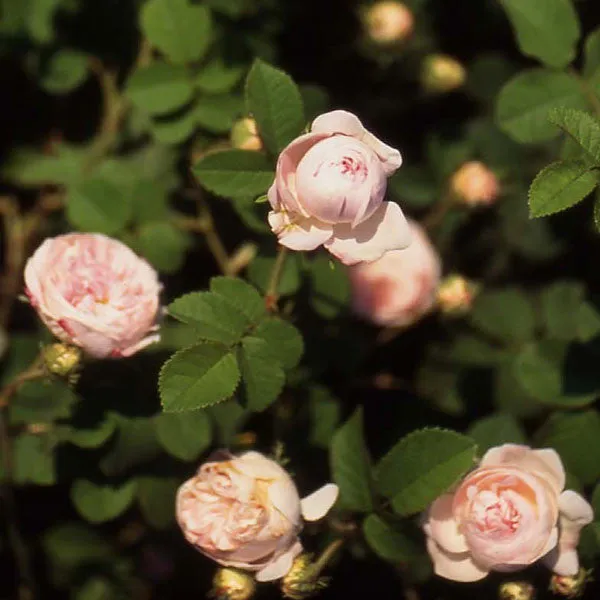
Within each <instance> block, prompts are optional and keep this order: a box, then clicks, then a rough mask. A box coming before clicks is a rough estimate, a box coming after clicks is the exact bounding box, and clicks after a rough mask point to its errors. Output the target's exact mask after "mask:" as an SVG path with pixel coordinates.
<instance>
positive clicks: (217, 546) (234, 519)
mask: <svg viewBox="0 0 600 600" xmlns="http://www.w3.org/2000/svg"><path fill="white" fill-rule="evenodd" d="M337 496H338V488H337V486H336V485H334V484H327V485H325V486H323V487H322V488H320V489H319V490H317V491H316V492H314V493H312V494H311V495H310V496H307V497H306V498H303V499H302V500H301V499H300V496H299V495H298V490H297V489H296V486H295V484H294V482H293V481H292V479H291V477H290V476H289V475H288V474H287V472H286V471H285V470H284V469H283V468H282V467H280V466H279V465H278V464H277V463H276V462H275V461H273V460H270V459H268V458H266V457H265V456H263V455H262V454H260V453H259V452H246V453H244V454H242V455H240V456H233V455H231V454H229V453H228V452H218V453H216V454H215V455H214V456H213V457H211V459H209V461H208V462H206V463H204V464H203V465H202V466H201V467H200V469H199V470H198V472H197V473H196V475H195V476H194V477H192V478H191V479H188V480H187V481H186V482H185V483H184V484H183V485H182V486H181V487H180V488H179V491H178V493H177V502H176V504H177V506H176V511H177V522H178V523H179V526H180V527H181V529H182V531H183V534H184V535H185V538H186V539H187V541H188V542H190V543H191V544H193V546H194V547H195V548H196V549H197V550H199V551H200V552H202V554H204V555H206V556H208V557H209V558H211V559H212V560H214V561H216V562H217V563H219V564H220V565H223V566H224V567H233V568H236V569H243V570H247V571H255V572H256V579H257V580H258V581H272V580H275V579H279V578H281V577H284V576H285V575H286V574H287V573H288V571H289V570H290V569H291V568H292V563H293V562H294V559H295V558H296V557H297V556H298V554H300V552H302V544H301V543H300V541H299V539H298V534H299V533H300V530H301V529H302V524H303V520H305V521H316V520H318V519H320V518H322V517H324V516H325V515H326V514H327V512H328V511H329V509H330V508H331V507H332V506H333V504H334V503H335V501H336V499H337Z"/></svg>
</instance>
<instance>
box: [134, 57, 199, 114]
mask: <svg viewBox="0 0 600 600" xmlns="http://www.w3.org/2000/svg"><path fill="white" fill-rule="evenodd" d="M125 95H126V96H127V97H128V98H129V100H130V101H131V102H132V104H133V105H134V106H137V107H138V108H140V109H142V110H143V111H145V112H146V113H148V114H151V115H157V114H163V113H168V112H172V111H174V110H176V109H178V108H181V107H182V106H184V105H185V104H187V103H188V102H189V101H190V100H191V99H192V97H193V95H194V88H193V85H192V79H191V77H190V75H189V73H188V72H187V71H186V69H185V68H184V67H181V66H178V65H170V64H168V63H166V62H160V61H157V62H154V63H152V64H151V65H149V66H147V67H143V68H141V69H137V70H136V71H134V73H133V75H131V77H129V79H128V80H127V86H126V88H125Z"/></svg>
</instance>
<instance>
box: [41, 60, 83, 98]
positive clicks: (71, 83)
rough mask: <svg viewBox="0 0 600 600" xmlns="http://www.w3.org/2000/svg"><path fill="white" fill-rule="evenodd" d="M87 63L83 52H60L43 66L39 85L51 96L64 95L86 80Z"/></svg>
mask: <svg viewBox="0 0 600 600" xmlns="http://www.w3.org/2000/svg"><path fill="white" fill-rule="evenodd" d="M89 62H90V59H89V57H88V56H87V54H84V53H83V52H77V51H75V50H60V51H59V52H57V53H56V54H54V55H53V56H52V57H51V58H50V60H49V61H48V63H47V64H46V65H44V69H43V74H42V76H41V78H40V85H41V86H42V88H44V89H45V90H46V91H47V92H50V93H51V94H66V93H68V92H70V91H72V90H74V89H75V88H76V87H78V86H80V85H81V84H82V83H83V82H84V81H85V80H86V79H87V76H88V65H89Z"/></svg>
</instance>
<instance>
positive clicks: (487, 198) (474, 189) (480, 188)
mask: <svg viewBox="0 0 600 600" xmlns="http://www.w3.org/2000/svg"><path fill="white" fill-rule="evenodd" d="M450 190H451V192H452V194H453V196H454V197H455V198H456V200H457V202H460V203H462V204H467V205H468V206H477V205H480V204H483V205H488V204H493V203H494V202H495V201H496V199H497V198H498V194H499V193H500V184H499V183H498V179H497V178H496V176H495V175H494V173H493V172H492V171H491V170H490V169H488V168H487V167H486V166H485V165H484V164H483V163H481V162H478V161H471V162H467V163H465V164H464V165H462V167H460V169H458V170H457V171H456V172H455V173H454V175H452V178H451V179H450Z"/></svg>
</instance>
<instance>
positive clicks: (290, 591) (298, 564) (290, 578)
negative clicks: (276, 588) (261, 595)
mask: <svg viewBox="0 0 600 600" xmlns="http://www.w3.org/2000/svg"><path fill="white" fill-rule="evenodd" d="M327 583H328V578H327V577H321V576H320V575H319V573H315V564H314V563H313V562H312V555H311V554H305V553H302V554H300V556H298V557H297V558H296V559H295V560H294V564H293V565H292V568H291V569H290V570H289V571H288V573H287V575H286V576H285V577H284V578H283V580H282V581H281V592H282V593H283V596H284V598H291V600H306V598H311V597H312V596H314V595H315V594H317V593H319V592H320V591H321V590H324V589H325V588H326V587H327Z"/></svg>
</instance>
